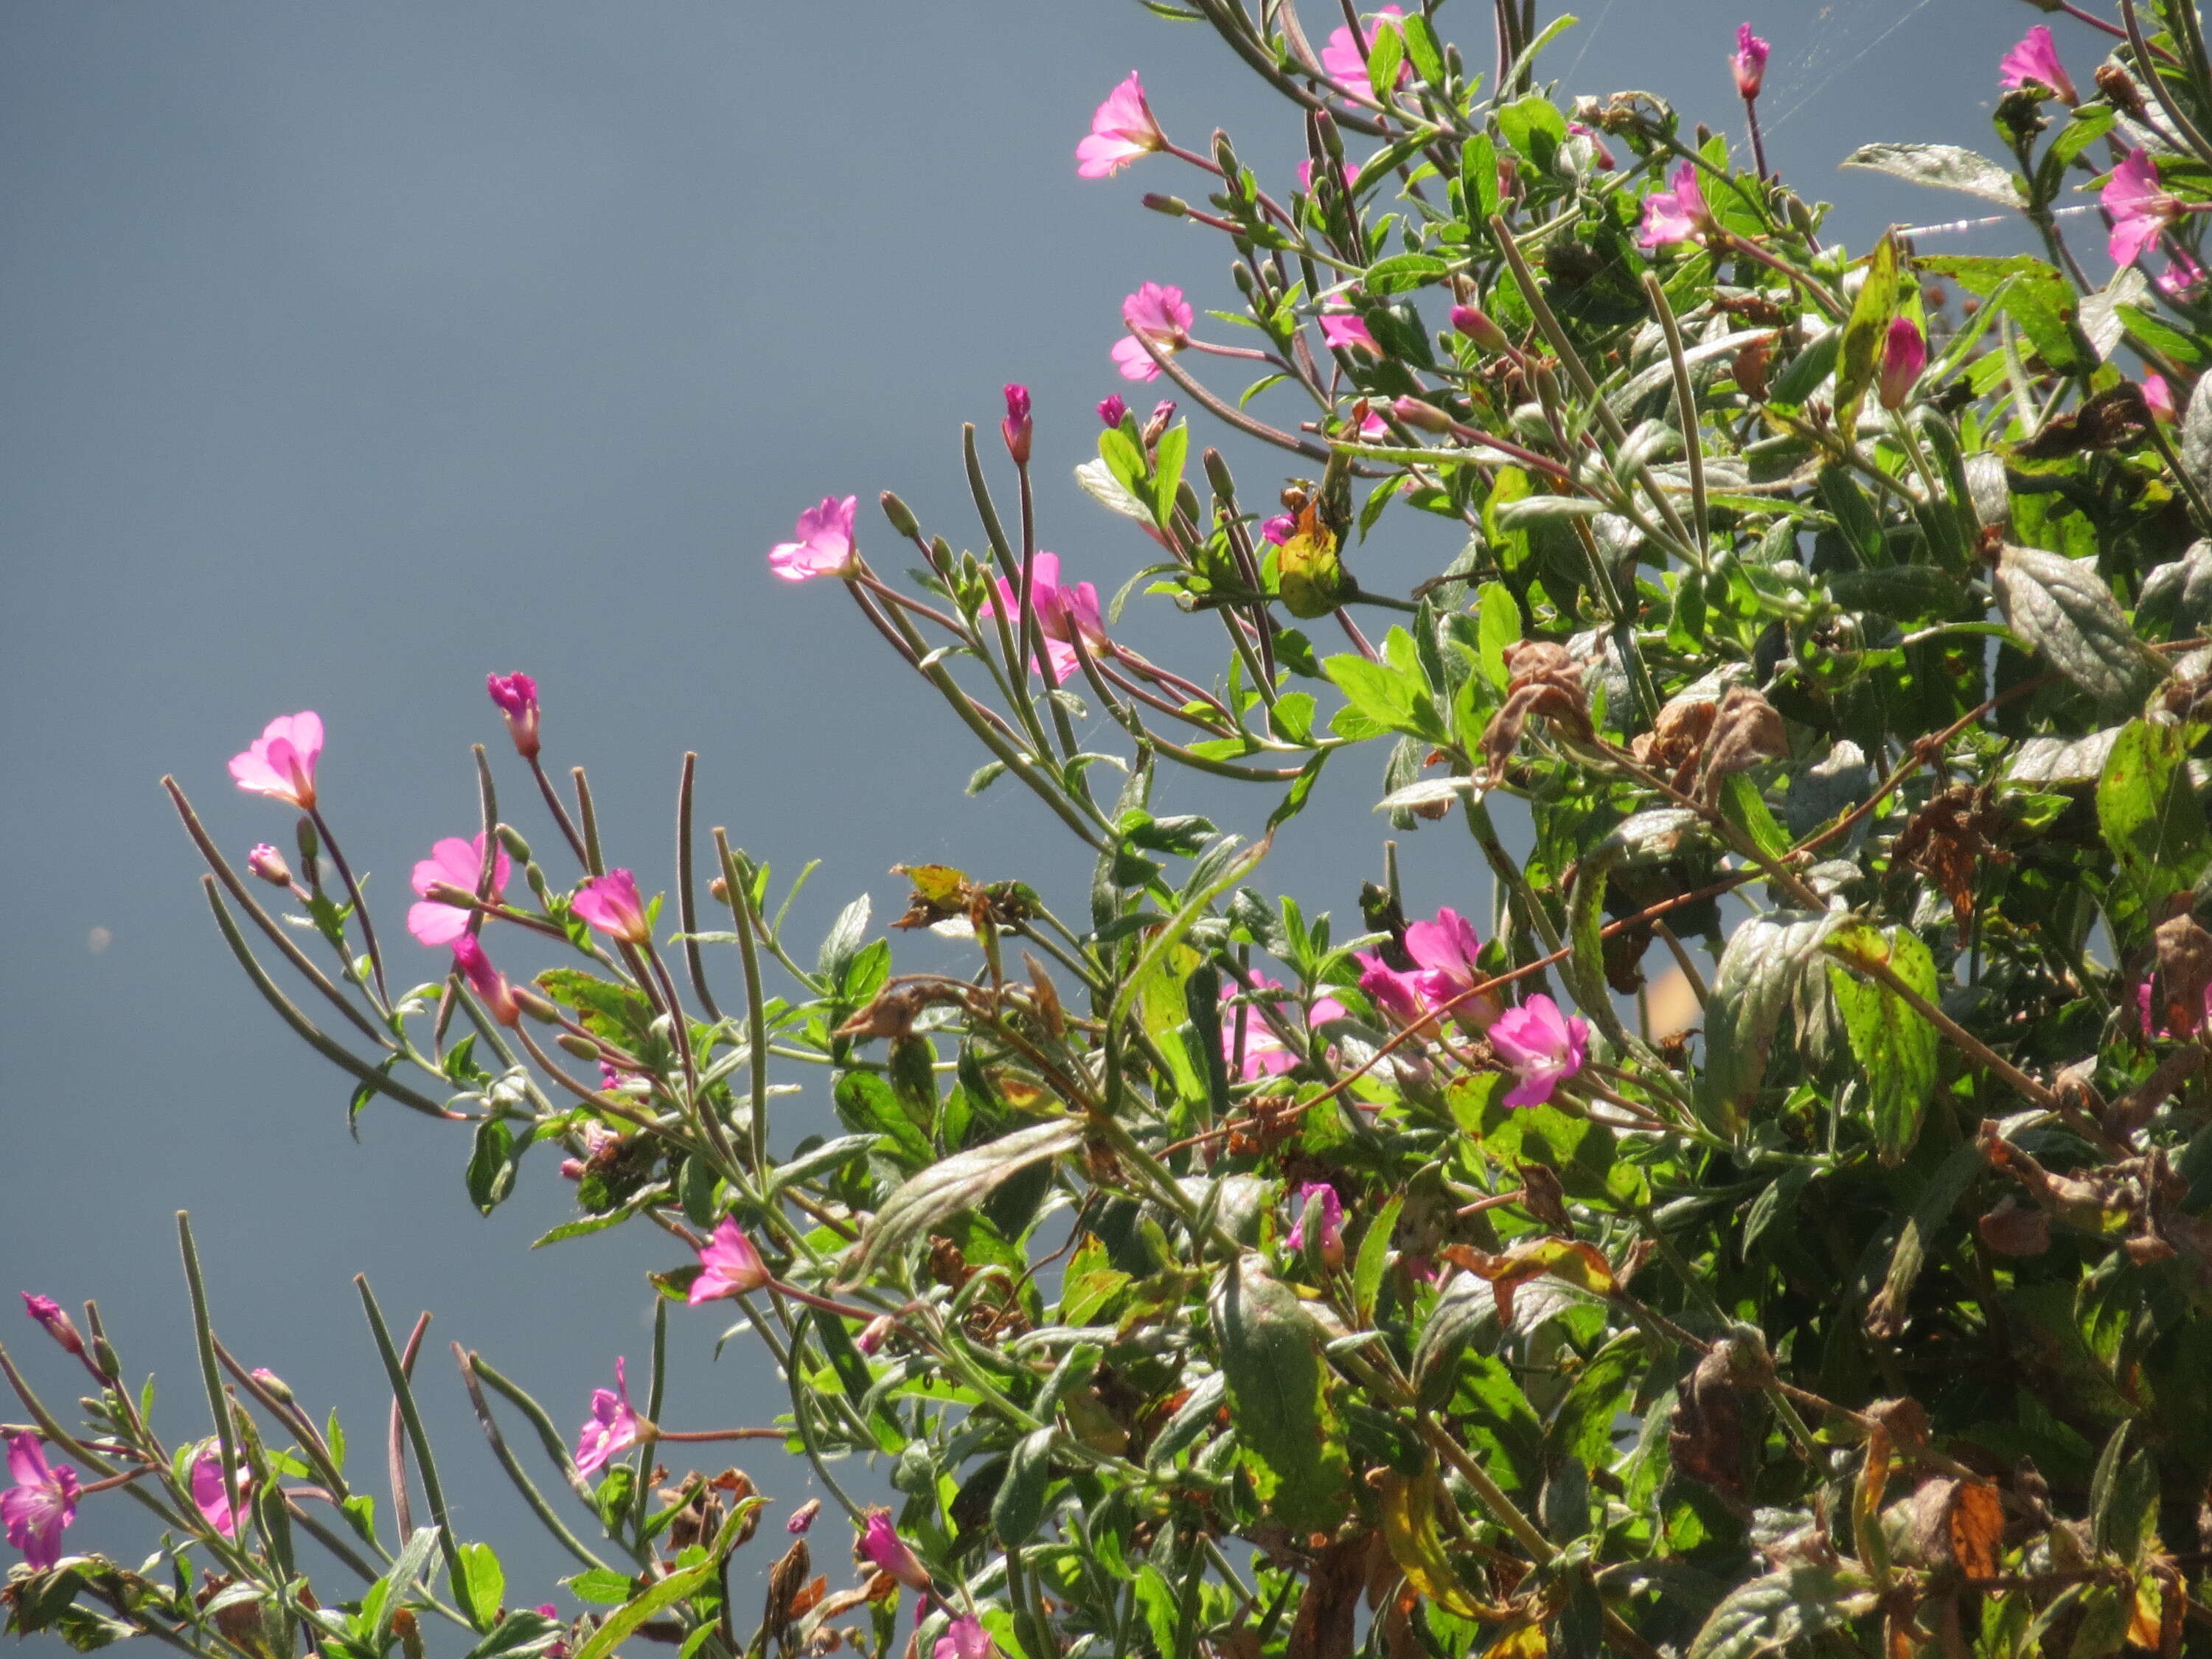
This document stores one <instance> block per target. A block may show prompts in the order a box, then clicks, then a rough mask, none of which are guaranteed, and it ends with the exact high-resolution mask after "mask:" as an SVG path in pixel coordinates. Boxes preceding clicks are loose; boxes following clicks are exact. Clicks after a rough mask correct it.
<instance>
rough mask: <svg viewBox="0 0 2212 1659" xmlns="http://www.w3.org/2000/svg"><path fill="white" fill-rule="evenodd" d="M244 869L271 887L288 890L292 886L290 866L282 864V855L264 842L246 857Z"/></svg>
mask: <svg viewBox="0 0 2212 1659" xmlns="http://www.w3.org/2000/svg"><path fill="white" fill-rule="evenodd" d="M246 868H247V869H249V870H251V871H252V872H253V873H254V874H255V875H257V876H258V877H260V878H261V879H262V880H264V881H265V882H267V883H268V884H270V886H271V887H283V888H287V889H289V887H290V886H291V885H292V866H290V865H289V864H287V863H285V862H284V855H283V854H282V853H280V852H278V851H277V850H276V848H273V847H271V846H270V844H269V843H268V842H265V841H264V842H262V843H261V844H260V845H259V846H258V847H256V848H254V849H253V850H252V852H250V853H248V854H246Z"/></svg>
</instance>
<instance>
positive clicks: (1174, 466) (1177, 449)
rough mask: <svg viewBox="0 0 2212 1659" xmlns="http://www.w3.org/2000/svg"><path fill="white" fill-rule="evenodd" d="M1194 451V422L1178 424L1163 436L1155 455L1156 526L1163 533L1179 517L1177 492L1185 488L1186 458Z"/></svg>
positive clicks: (1153, 484)
mask: <svg viewBox="0 0 2212 1659" xmlns="http://www.w3.org/2000/svg"><path fill="white" fill-rule="evenodd" d="M1189 451H1190V422H1188V421H1178V422H1176V423H1175V424H1174V425H1173V426H1171V427H1170V428H1168V429H1167V430H1166V431H1165V432H1163V433H1162V434H1160V441H1159V443H1158V445H1157V446H1156V447H1154V449H1153V451H1152V454H1153V459H1154V462H1155V465H1154V467H1153V471H1152V522H1153V523H1154V524H1156V525H1158V526H1159V527H1160V528H1161V529H1163V530H1164V529H1166V528H1167V527H1168V521H1169V520H1171V519H1173V518H1174V517H1175V510H1176V490H1177V489H1179V488H1181V486H1182V463H1183V457H1184V456H1185V455H1187V454H1188V453H1189Z"/></svg>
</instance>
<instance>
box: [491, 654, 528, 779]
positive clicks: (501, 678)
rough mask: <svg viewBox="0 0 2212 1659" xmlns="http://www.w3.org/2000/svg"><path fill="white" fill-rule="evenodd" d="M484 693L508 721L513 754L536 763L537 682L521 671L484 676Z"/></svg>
mask: <svg viewBox="0 0 2212 1659" xmlns="http://www.w3.org/2000/svg"><path fill="white" fill-rule="evenodd" d="M484 690H486V691H487V692H489V694H490V696H491V700H492V702H495V703H496V704H497V705H498V706H499V712H500V713H501V714H503V715H505V716H506V718H507V736H508V737H510V738H513V739H514V752H515V753H516V754H518V755H520V756H521V757H522V758H523V759H525V760H536V759H537V758H538V682H537V681H536V680H533V679H532V678H530V676H529V675H527V674H525V673H520V672H516V673H513V674H487V675H485V676H484Z"/></svg>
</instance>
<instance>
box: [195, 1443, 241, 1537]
mask: <svg viewBox="0 0 2212 1659" xmlns="http://www.w3.org/2000/svg"><path fill="white" fill-rule="evenodd" d="M232 1478H233V1480H234V1483H235V1484H234V1486H233V1487H232V1489H231V1490H230V1491H229V1492H224V1491H223V1489H222V1447H221V1446H220V1445H219V1444H217V1443H216V1442H214V1441H212V1440H210V1442H208V1443H207V1444H206V1445H204V1446H202V1447H201V1448H200V1449H199V1455H197V1457H195V1458H193V1459H192V1504H193V1505H194V1507H196V1508H197V1510H199V1512H200V1519H202V1520H203V1521H204V1522H207V1523H208V1525H210V1527H213V1528H215V1529H216V1531H217V1532H219V1533H221V1534H222V1535H223V1536H224V1537H225V1538H235V1537H237V1536H238V1518H239V1514H240V1510H241V1509H242V1508H243V1507H244V1505H245V1501H246V1488H247V1487H249V1486H252V1484H253V1481H252V1476H250V1475H249V1474H247V1473H246V1470H245V1469H244V1468H235V1469H234V1471H233V1477H232Z"/></svg>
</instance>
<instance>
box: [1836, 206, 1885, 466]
mask: <svg viewBox="0 0 2212 1659" xmlns="http://www.w3.org/2000/svg"><path fill="white" fill-rule="evenodd" d="M1897 302H1898V282H1897V239H1896V237H1894V236H1884V237H1883V238H1882V239H1881V241H1879V242H1877V243H1875V250H1874V253H1873V256H1872V257H1871V258H1869V260H1868V262H1867V272H1866V281H1865V283H1863V284H1862V285H1861V287H1860V289H1859V293H1858V298H1857V299H1856V300H1854V301H1852V302H1851V315H1850V321H1848V322H1846V323H1845V324H1844V349H1843V356H1842V357H1841V359H1840V361H1839V362H1838V364H1837V368H1836V420H1837V422H1838V425H1840V426H1841V427H1842V428H1844V431H1845V432H1849V431H1850V428H1851V422H1853V421H1855V420H1856V419H1857V417H1858V410H1859V403H1860V400H1861V399H1863V398H1864V397H1865V396H1866V394H1867V390H1868V388H1869V387H1870V386H1873V385H1874V380H1875V374H1877V373H1879V372H1880V370H1881V352H1882V341H1883V338H1884V337H1885V336H1887V333H1888V332H1889V325H1890V323H1891V322H1892V321H1893V319H1895V317H1896V316H1897Z"/></svg>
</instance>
